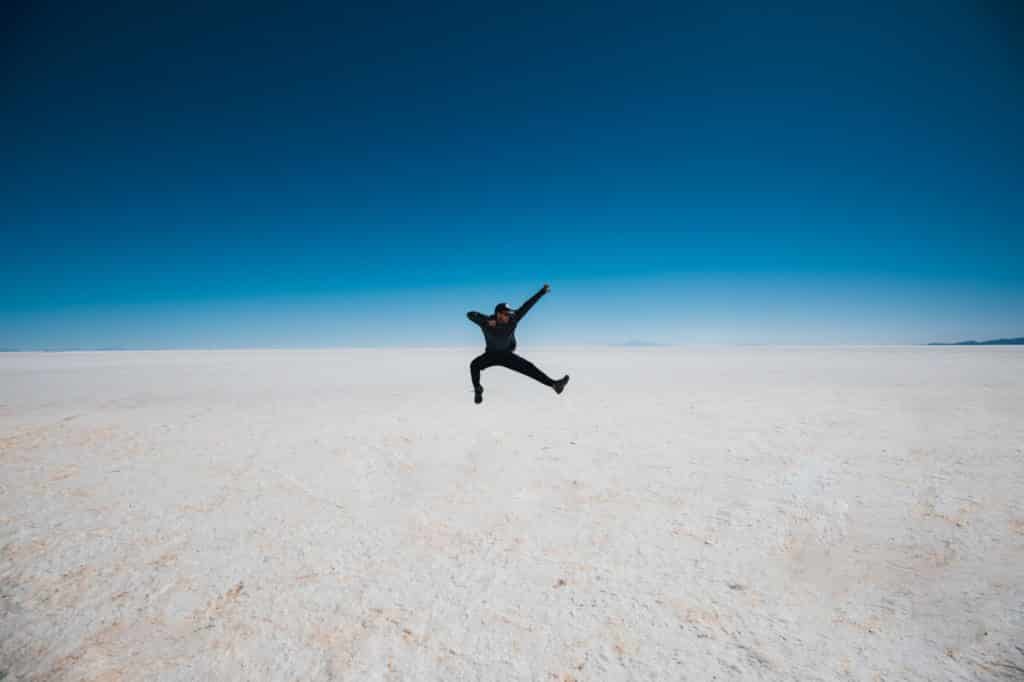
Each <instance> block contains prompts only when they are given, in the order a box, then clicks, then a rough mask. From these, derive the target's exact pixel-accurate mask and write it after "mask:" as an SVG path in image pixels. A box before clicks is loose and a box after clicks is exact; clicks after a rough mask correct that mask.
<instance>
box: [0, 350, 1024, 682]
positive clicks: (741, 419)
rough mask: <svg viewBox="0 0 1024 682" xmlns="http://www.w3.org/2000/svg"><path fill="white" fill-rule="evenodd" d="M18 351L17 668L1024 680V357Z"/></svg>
mask: <svg viewBox="0 0 1024 682" xmlns="http://www.w3.org/2000/svg"><path fill="white" fill-rule="evenodd" d="M523 350H524V354H525V355H526V356H527V357H529V358H531V359H533V360H534V361H535V362H537V364H538V365H540V366H541V367H542V368H544V369H546V370H548V371H549V373H551V374H553V375H560V374H561V373H563V372H569V373H570V374H571V375H572V382H571V383H570V384H569V387H568V389H567V390H566V393H565V394H564V395H562V396H556V395H555V394H554V392H552V391H551V390H549V389H546V388H544V387H542V386H540V385H539V384H535V383H533V382H531V381H530V380H528V379H525V378H523V377H521V376H518V375H514V374H511V373H510V372H508V371H507V370H504V369H500V368H495V369H490V370H487V371H486V372H485V373H484V384H485V386H486V388H487V392H486V400H485V402H484V404H483V405H479V406H477V405H474V404H473V402H472V393H471V390H470V386H469V378H468V371H467V366H468V363H469V360H470V359H471V358H472V357H473V355H475V354H476V352H478V351H476V350H475V349H472V350H324V351H230V352H200V351H189V352H185V351H182V352H138V353H137V352H111V353H56V354H21V353H8V354H3V355H0V472H2V473H0V493H2V494H0V674H2V673H6V674H7V680H8V681H10V680H300V679H301V680H332V679H338V680H385V679H387V680H400V679H402V680H435V679H443V680H476V679H482V680H510V679H524V680H556V679H557V680H677V679H690V680H710V679H719V680H735V679H751V680H754V679H767V680H791V679H799V680H833V679H837V680H844V679H852V680H876V679H885V680H950V679H951V680H975V679H978V680H981V679H1022V678H1024V348H927V347H921V348H911V347H906V348H901V347H887V348H653V349H580V350H569V349H563V350H543V351H542V350H536V351H531V350H530V349H529V348H524V349H523Z"/></svg>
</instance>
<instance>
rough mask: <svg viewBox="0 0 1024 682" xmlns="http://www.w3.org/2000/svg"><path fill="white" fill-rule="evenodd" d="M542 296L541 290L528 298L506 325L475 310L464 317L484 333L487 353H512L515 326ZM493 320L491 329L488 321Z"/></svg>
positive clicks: (514, 340)
mask: <svg viewBox="0 0 1024 682" xmlns="http://www.w3.org/2000/svg"><path fill="white" fill-rule="evenodd" d="M543 295H544V290H543V289H541V290H540V291H538V292H537V293H535V294H534V295H533V296H531V297H530V298H528V299H527V300H526V302H525V303H523V304H522V305H521V306H519V308H518V309H516V310H515V311H513V312H512V314H511V315H510V317H511V318H512V319H511V320H509V323H508V324H501V323H500V322H498V321H497V317H496V316H494V315H484V314H483V313H478V312H476V311H475V310H471V311H469V312H468V313H466V317H468V318H469V319H470V321H471V322H475V323H476V325H477V326H478V327H480V330H481V331H482V332H483V333H484V339H486V341H487V350H489V351H510V352H511V351H514V350H515V349H516V325H517V324H519V323H520V322H521V321H522V319H523V318H524V317H526V313H528V312H530V308H532V307H533V304H534V303H536V302H537V301H539V300H540V297H541V296H543ZM491 320H494V321H495V324H494V326H493V327H492V326H491V325H490V321H491Z"/></svg>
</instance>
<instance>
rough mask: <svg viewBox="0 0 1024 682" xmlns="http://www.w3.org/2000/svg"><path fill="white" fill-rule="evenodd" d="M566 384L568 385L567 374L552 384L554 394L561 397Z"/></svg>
mask: <svg viewBox="0 0 1024 682" xmlns="http://www.w3.org/2000/svg"><path fill="white" fill-rule="evenodd" d="M567 383H569V375H568V374H566V375H565V376H564V377H562V378H561V379H559V380H558V381H556V382H555V383H554V385H553V386H552V388H553V389H555V393H557V394H559V395H561V394H562V391H564V390H565V385H566V384H567Z"/></svg>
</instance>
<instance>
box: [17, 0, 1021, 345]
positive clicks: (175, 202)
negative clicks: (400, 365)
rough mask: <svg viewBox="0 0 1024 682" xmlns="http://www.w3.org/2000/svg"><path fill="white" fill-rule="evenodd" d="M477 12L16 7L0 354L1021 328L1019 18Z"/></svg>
mask: <svg viewBox="0 0 1024 682" xmlns="http://www.w3.org/2000/svg"><path fill="white" fill-rule="evenodd" d="M486 4H487V3H456V4H446V5H445V7H443V8H438V7H436V6H427V5H423V4H422V3H416V4H414V3H409V4H392V5H389V6H387V7H378V8H375V9H370V8H365V7H364V8H348V7H342V6H337V5H336V6H333V7H327V6H313V5H302V4H289V5H288V6H287V7H270V6H268V7H260V6H258V5H253V4H251V3H250V4H241V3H237V4H235V3H226V4H219V5H216V6H212V5H211V6H208V7H192V8H163V9H161V10H160V11H155V10H153V9H152V8H143V7H136V8H130V7H129V8H107V9H103V8H97V7H90V8H88V9H87V10H86V9H76V8H69V7H67V6H60V7H58V6H57V5H50V4H47V3H32V4H26V5H24V6H22V7H21V8H20V9H17V10H14V11H13V13H12V15H11V16H12V20H11V21H9V22H8V26H7V28H5V35H4V40H3V41H0V67H2V73H3V77H4V96H3V97H2V98H0V122H2V123H3V125H2V126H0V146H2V148H3V149H4V150H5V151H4V154H3V155H2V156H0V176H2V177H0V180H2V183H0V205H2V206H3V210H2V212H0V220H2V223H0V225H2V229H3V241H4V244H5V248H4V256H3V261H4V262H3V266H4V267H3V268H2V272H0V347H6V348H54V349H58V348H90V347H139V348H168V347H252V346H274V347H294V346H331V345H386V346H390V345H464V344H465V345H476V344H479V343H480V339H479V338H478V337H479V332H478V331H477V330H476V329H475V328H474V327H473V326H472V325H469V324H468V323H467V322H466V321H465V318H464V317H463V313H464V312H465V310H467V309H470V308H473V309H479V310H489V309H490V308H491V307H493V305H494V303H495V302H497V301H509V302H510V303H511V304H513V305H515V304H517V303H518V302H521V301H522V300H523V299H525V298H526V297H527V296H529V295H530V294H531V293H532V292H533V291H534V290H536V288H537V287H539V286H540V284H542V283H544V282H550V283H551V285H552V289H553V291H552V295H551V296H550V297H549V298H548V299H546V300H545V301H543V302H542V303H541V304H540V305H539V306H538V308H537V309H536V311H535V312H534V313H533V314H532V315H531V319H530V321H529V325H528V329H527V328H526V326H525V325H524V330H523V333H522V334H521V337H522V338H521V341H527V342H528V343H531V344H575V343H617V342H622V341H626V340H629V339H643V340H650V341H658V342H663V343H916V342H926V341H932V340H956V339H960V338H990V337H998V336H1008V335H1014V336H1016V335H1022V334H1024V268H1022V267H1021V265H1020V264H1021V263H1022V262H1024V230H1022V229H1021V227H1022V219H1024V186H1022V185H1024V183H1022V171H1021V168H1022V167H1024V164H1022V160H1024V159H1022V151H1024V132H1022V127H1021V126H1020V124H1019V115H1020V111H1022V110H1024V106H1022V105H1024V88H1022V80H1021V78H1020V75H1019V74H1020V73H1021V72H1022V67H1024V59H1022V54H1024V53H1022V47H1021V45H1020V43H1019V36H1020V29H1021V26H1022V21H1021V13H1020V11H1019V10H1015V9H1014V8H1013V4H1012V3H1005V4H1002V5H1001V4H999V3H988V4H985V3H960V4H958V5H954V4H953V3H949V4H945V3H934V2H930V3H916V4H914V3H896V4H891V3H887V4H886V5H885V6H881V5H880V6H877V7H871V6H861V5H860V4H853V5H851V6H849V7H839V6H838V5H836V4H835V3H824V5H826V6H825V7H823V6H822V5H823V3H805V4H803V5H801V6H798V5H793V6H791V7H790V8H788V9H785V10H783V9H778V8H774V9H764V8H762V9H757V8H754V7H752V6H750V5H743V6H741V5H729V4H728V3H717V2H715V3H704V4H689V5H687V4H684V3H665V4H647V3H636V2H633V3H611V4H602V5H601V6H600V7H592V6H589V5H590V3H586V4H584V3H580V4H571V3H570V4H559V3H554V4H552V3H538V4H536V5H534V6H515V7H512V6H510V7H506V8H504V9H500V10H495V9H494V8H488V7H485V5H486ZM766 4H767V3H766ZM772 4H774V3H772ZM832 5H834V6H832Z"/></svg>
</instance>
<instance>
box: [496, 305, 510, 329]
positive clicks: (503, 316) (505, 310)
mask: <svg viewBox="0 0 1024 682" xmlns="http://www.w3.org/2000/svg"><path fill="white" fill-rule="evenodd" d="M512 315H513V310H512V309H511V308H509V307H508V306H507V305H505V304H504V303H499V304H498V305H496V306H494V317H495V319H497V320H498V323H499V324H508V323H509V322H510V321H511V320H512Z"/></svg>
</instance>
